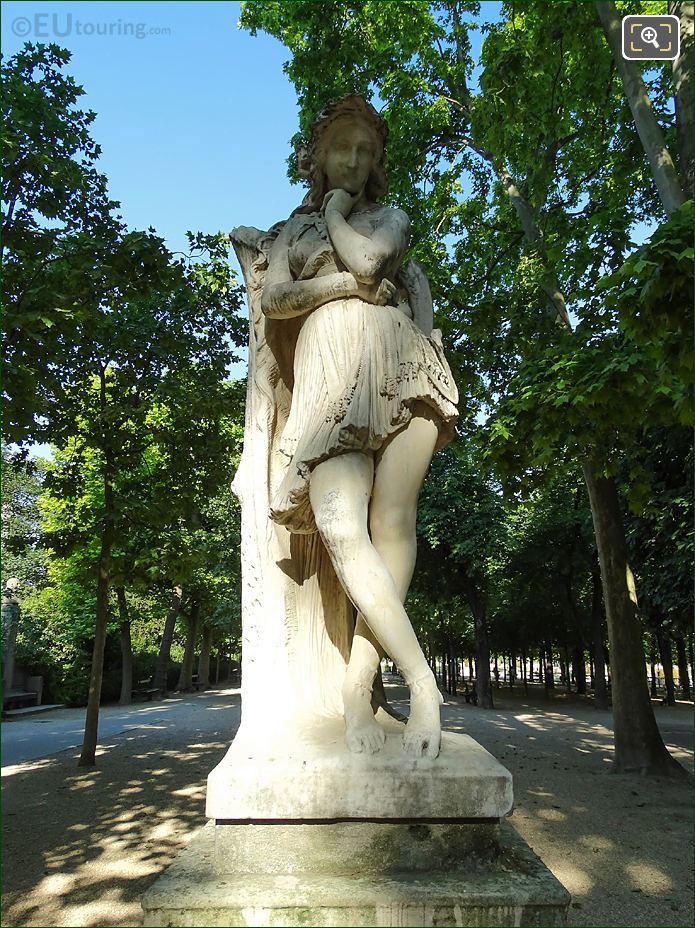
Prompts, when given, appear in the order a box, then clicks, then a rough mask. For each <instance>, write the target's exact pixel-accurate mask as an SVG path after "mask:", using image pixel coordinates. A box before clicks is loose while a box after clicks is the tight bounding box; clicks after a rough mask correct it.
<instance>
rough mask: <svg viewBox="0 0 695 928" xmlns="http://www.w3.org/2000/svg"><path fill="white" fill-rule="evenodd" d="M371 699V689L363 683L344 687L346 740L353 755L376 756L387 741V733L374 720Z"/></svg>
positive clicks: (347, 684)
mask: <svg viewBox="0 0 695 928" xmlns="http://www.w3.org/2000/svg"><path fill="white" fill-rule="evenodd" d="M371 699H372V691H371V687H366V686H365V685H364V684H363V683H356V684H349V683H346V684H345V686H344V687H343V704H344V706H345V740H346V741H347V746H348V750H349V751H352V752H353V754H376V753H377V751H380V750H381V749H382V747H383V746H384V742H385V741H386V732H385V731H384V729H383V728H382V727H381V725H380V724H379V723H378V722H377V720H376V719H375V718H374V712H373V710H372V703H371Z"/></svg>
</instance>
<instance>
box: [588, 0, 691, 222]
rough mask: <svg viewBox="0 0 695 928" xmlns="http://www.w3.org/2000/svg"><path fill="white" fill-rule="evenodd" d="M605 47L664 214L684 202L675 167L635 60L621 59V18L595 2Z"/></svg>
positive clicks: (608, 6) (612, 9) (608, 4)
mask: <svg viewBox="0 0 695 928" xmlns="http://www.w3.org/2000/svg"><path fill="white" fill-rule="evenodd" d="M596 10H597V12H598V16H599V19H600V20H601V25H602V26H603V31H604V32H605V34H606V39H607V41H608V46H609V48H610V50H611V52H612V53H613V60H614V61H615V64H616V67H617V68H618V73H619V74H620V77H621V79H622V82H623V89H624V91H625V96H626V98H627V102H628V103H629V104H630V110H631V111H632V116H633V119H634V120H635V127H636V129H637V134H638V135H639V137H640V141H641V142H642V147H643V148H644V151H645V154H646V156H647V160H648V161H649V166H650V167H651V171H652V177H653V178H654V181H655V183H656V187H657V190H658V191H659V196H660V198H661V202H662V203H663V206H664V209H665V210H666V214H667V215H668V216H670V215H671V213H673V212H675V210H677V209H678V207H679V206H681V205H682V204H683V203H685V200H686V197H685V195H684V193H683V188H682V187H681V183H680V180H679V178H678V174H677V172H676V168H675V166H674V164H673V159H672V158H671V153H670V152H669V150H668V148H667V146H666V140H665V139H664V134H663V132H662V131H661V126H660V125H659V123H658V120H657V118H656V116H655V115H654V110H653V108H652V102H651V100H650V99H649V94H648V93H647V88H646V86H645V83H644V81H643V80H642V72H641V70H640V67H639V62H637V61H632V60H628V59H626V58H623V48H622V27H621V19H620V14H619V13H618V10H617V9H616V6H615V3H613V2H598V3H597V4H596Z"/></svg>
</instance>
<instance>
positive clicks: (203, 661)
mask: <svg viewBox="0 0 695 928" xmlns="http://www.w3.org/2000/svg"><path fill="white" fill-rule="evenodd" d="M213 632H214V628H213V626H212V625H205V626H204V627H203V635H202V638H201V641H200V657H199V658H198V683H199V684H200V686H201V687H202V688H203V689H206V690H207V689H209V687H210V651H211V650H212V635H213Z"/></svg>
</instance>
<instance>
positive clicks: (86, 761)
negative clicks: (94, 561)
mask: <svg viewBox="0 0 695 928" xmlns="http://www.w3.org/2000/svg"><path fill="white" fill-rule="evenodd" d="M101 380H102V394H105V392H106V382H105V374H104V373H103V372H102V375H101ZM115 518H116V510H115V506H114V499H113V461H112V458H111V455H109V454H108V453H107V454H106V455H105V463H104V520H103V523H102V530H101V550H100V552H99V564H98V574H97V601H96V619H95V627H94V649H93V651H92V672H91V675H90V679H89V696H88V697H87V714H86V716H85V722H84V739H83V741H82V751H81V753H80V759H79V761H78V766H79V767H93V766H94V764H95V762H96V750H97V737H98V733H99V703H100V701H101V681H102V679H103V676H104V646H105V644H106V628H107V626H108V623H109V580H110V573H111V548H112V545H113V539H114V535H115V528H116V525H115Z"/></svg>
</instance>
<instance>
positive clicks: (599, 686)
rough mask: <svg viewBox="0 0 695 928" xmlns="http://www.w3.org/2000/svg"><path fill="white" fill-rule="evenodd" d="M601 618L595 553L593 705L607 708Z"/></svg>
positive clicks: (598, 577)
mask: <svg viewBox="0 0 695 928" xmlns="http://www.w3.org/2000/svg"><path fill="white" fill-rule="evenodd" d="M603 620H604V612H603V593H602V590H601V568H600V567H599V563H598V555H597V554H596V555H595V556H594V557H593V558H592V562H591V627H592V631H593V637H594V640H593V651H594V706H595V708H596V709H607V708H608V687H607V685H606V650H605V648H604V646H603Z"/></svg>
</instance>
